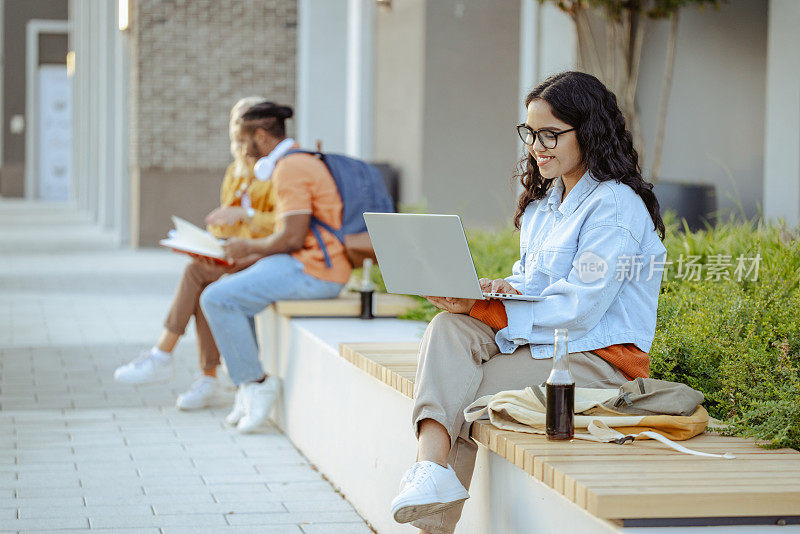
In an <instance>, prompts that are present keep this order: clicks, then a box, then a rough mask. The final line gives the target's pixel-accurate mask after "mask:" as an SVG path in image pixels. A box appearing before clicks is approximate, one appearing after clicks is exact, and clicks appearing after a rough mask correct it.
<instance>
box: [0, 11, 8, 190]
mask: <svg viewBox="0 0 800 534" xmlns="http://www.w3.org/2000/svg"><path fill="white" fill-rule="evenodd" d="M5 7H6V6H5V0H0V122H4V121H8V119H9V117H3V80H5V76H4V75H3V72H5V70H4V63H5V55H4V50H3V24H4V22H3V13H5ZM5 131H6V125H5V124H0V169H2V168H3V133H4V132H5ZM0 198H2V197H0Z"/></svg>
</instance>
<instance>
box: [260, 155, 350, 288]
mask: <svg viewBox="0 0 800 534" xmlns="http://www.w3.org/2000/svg"><path fill="white" fill-rule="evenodd" d="M295 148H296V147H295ZM272 181H273V182H274V187H275V194H276V197H277V200H276V212H277V215H278V223H277V229H278V230H279V229H280V228H282V227H283V224H284V217H286V216H287V215H296V214H300V213H308V214H311V215H313V216H314V217H316V218H317V219H319V220H320V221H322V222H324V223H325V224H327V225H328V226H330V227H331V228H337V229H338V228H341V226H342V199H341V198H340V197H339V190H338V189H337V188H336V182H334V181H333V176H331V173H330V171H329V170H328V168H327V167H326V166H325V164H324V163H323V162H322V161H321V160H320V159H319V158H317V157H316V156H312V155H310V154H292V155H290V156H287V157H286V158H284V159H282V160H280V161H279V162H278V164H277V165H276V166H275V170H274V171H273V172H272ZM319 230H320V233H321V235H322V240H323V242H324V243H325V248H326V249H327V250H328V257H329V258H330V261H331V267H328V266H327V265H326V264H325V256H324V255H323V253H322V249H321V248H320V247H319V244H318V243H317V238H316V237H314V233H313V232H312V231H311V230H310V229H309V231H308V234H307V235H306V238H305V242H304V243H303V248H301V249H300V250H298V251H296V252H293V253H292V256H294V257H295V258H297V259H298V260H299V261H300V262H301V263H302V264H303V266H304V267H305V268H304V269H303V270H304V271H305V272H306V273H307V274H310V275H311V276H313V277H315V278H319V279H320V280H327V281H329V282H335V283H338V284H346V283H347V281H348V280H349V279H350V272H351V270H352V267H351V266H350V261H349V260H348V259H347V254H346V252H345V249H344V245H342V243H341V242H340V241H339V240H338V239H336V236H334V235H333V234H331V233H330V232H328V231H326V230H325V229H324V228H321V227H320V229H319Z"/></svg>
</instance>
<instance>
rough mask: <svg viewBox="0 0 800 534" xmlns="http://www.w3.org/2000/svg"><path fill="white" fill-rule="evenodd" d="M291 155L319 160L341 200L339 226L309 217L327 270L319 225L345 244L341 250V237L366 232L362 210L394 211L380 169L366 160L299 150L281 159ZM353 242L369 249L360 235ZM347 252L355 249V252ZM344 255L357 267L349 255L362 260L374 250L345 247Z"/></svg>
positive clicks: (357, 263)
mask: <svg viewBox="0 0 800 534" xmlns="http://www.w3.org/2000/svg"><path fill="white" fill-rule="evenodd" d="M292 154H309V155H312V156H316V157H318V158H319V159H321V160H322V162H323V163H324V164H325V166H326V167H327V168H328V170H329V171H330V173H331V176H333V181H334V182H335V183H336V189H338V190H339V196H340V197H341V199H342V226H341V228H339V229H335V228H332V227H331V226H329V225H328V224H326V223H324V222H322V221H320V220H319V219H317V218H316V217H314V216H312V217H311V231H312V232H313V234H314V237H315V238H316V239H317V243H319V248H320V249H321V250H322V255H323V256H324V257H325V265H327V267H328V268H329V269H330V268H331V266H332V264H331V259H330V257H329V256H328V249H327V247H326V246H325V242H324V241H323V240H322V234H321V233H320V231H319V229H320V227H322V228H324V229H325V230H327V231H328V232H330V233H332V234H333V235H334V236H336V239H338V240H339V241H340V242H341V243H342V245H345V249H347V248H348V247H347V243H346V242H345V240H346V239H347V237H348V236H356V235H357V234H364V235H367V234H366V232H367V223H365V222H364V212H365V211H371V212H378V213H392V212H394V202H393V201H392V197H391V196H390V195H389V193H388V192H387V190H386V184H385V183H384V182H383V176H382V175H381V172H380V171H379V170H378V169H377V168H376V167H375V166H373V165H370V164H369V163H366V162H364V161H361V160H358V159H354V158H351V157H348V156H343V155H341V154H323V153H322V152H314V151H311V150H302V149H293V150H289V151H288V152H286V154H284V155H283V158H285V157H288V156H291V155H292ZM283 158H281V159H283ZM360 237H363V236H360ZM353 242H358V243H359V245H358V246H359V248H360V249H361V248H362V247H364V246H368V247H370V248H371V245H363V243H364V239H363V238H361V239H353ZM367 242H368V240H367ZM351 252H355V254H353V253H351ZM348 256H349V257H350V259H351V262H353V263H356V266H360V262H354V261H353V256H356V257H361V259H363V257H364V256H373V257H374V253H373V252H371V251H370V252H364V251H363V250H358V251H349V250H348Z"/></svg>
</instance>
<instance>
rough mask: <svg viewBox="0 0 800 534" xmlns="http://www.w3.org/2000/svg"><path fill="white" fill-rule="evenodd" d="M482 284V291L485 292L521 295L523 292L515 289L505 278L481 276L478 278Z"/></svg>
mask: <svg viewBox="0 0 800 534" xmlns="http://www.w3.org/2000/svg"><path fill="white" fill-rule="evenodd" d="M478 282H480V284H481V291H483V292H484V293H511V294H512V295H520V294H521V293H520V292H519V291H517V290H516V289H514V286H512V285H511V284H509V283H508V282H507V281H506V280H505V279H504V278H498V279H497V280H491V279H489V278H481V279H480V280H478Z"/></svg>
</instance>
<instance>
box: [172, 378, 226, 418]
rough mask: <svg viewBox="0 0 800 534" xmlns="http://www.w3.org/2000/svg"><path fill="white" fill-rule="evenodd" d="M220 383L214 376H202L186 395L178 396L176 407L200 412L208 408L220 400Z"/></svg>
mask: <svg viewBox="0 0 800 534" xmlns="http://www.w3.org/2000/svg"><path fill="white" fill-rule="evenodd" d="M219 390H220V388H219V383H218V382H217V379H216V378H214V377H213V376H205V375H203V376H201V377H200V378H198V379H197V380H195V381H194V382H192V385H191V386H189V389H188V390H187V391H186V392H185V393H181V394H180V395H178V400H177V401H176V402H175V405H176V406H177V407H178V409H179V410H200V409H201V408H208V407H209V406H212V405H213V404H214V403H215V402H216V401H217V400H219Z"/></svg>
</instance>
